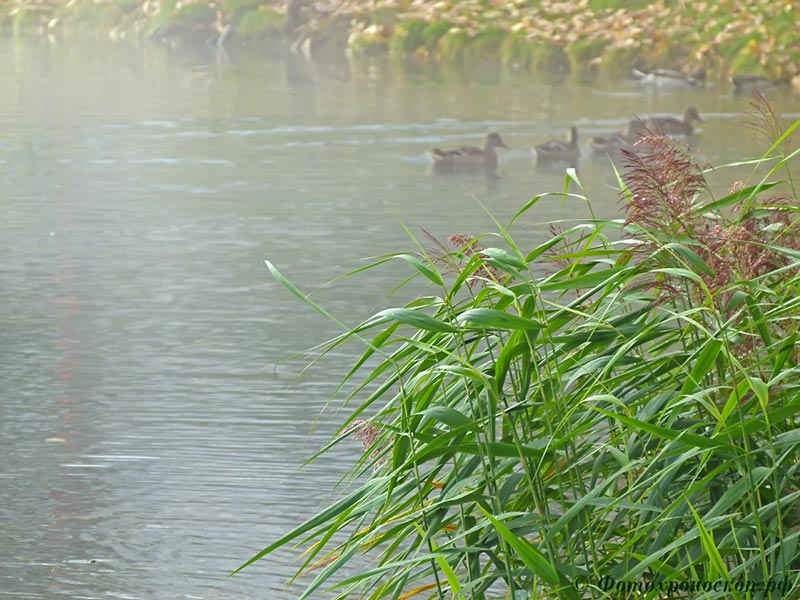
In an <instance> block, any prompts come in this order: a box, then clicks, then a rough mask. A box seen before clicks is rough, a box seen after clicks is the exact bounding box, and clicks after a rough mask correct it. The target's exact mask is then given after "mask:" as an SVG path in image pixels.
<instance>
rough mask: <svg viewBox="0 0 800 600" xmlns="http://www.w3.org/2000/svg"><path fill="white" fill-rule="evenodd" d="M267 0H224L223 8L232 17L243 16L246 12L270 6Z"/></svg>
mask: <svg viewBox="0 0 800 600" xmlns="http://www.w3.org/2000/svg"><path fill="white" fill-rule="evenodd" d="M268 4H269V3H268V2H267V1H266V0H223V1H222V10H223V11H224V12H225V14H226V15H228V16H231V17H241V16H242V15H244V14H245V13H248V12H251V11H254V10H259V9H260V8H262V7H266V6H268Z"/></svg>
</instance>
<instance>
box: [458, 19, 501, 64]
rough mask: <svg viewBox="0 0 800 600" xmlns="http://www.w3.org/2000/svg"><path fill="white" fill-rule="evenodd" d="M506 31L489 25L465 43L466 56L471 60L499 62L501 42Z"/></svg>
mask: <svg viewBox="0 0 800 600" xmlns="http://www.w3.org/2000/svg"><path fill="white" fill-rule="evenodd" d="M507 36H508V32H507V31H506V30H505V29H502V28H500V27H489V28H488V29H484V30H483V31H481V32H479V33H478V35H476V36H475V37H473V38H471V39H470V40H469V42H468V44H467V48H466V56H467V58H468V59H469V60H470V61H472V62H497V63H499V62H501V61H502V59H503V42H504V41H505V39H506V37H507Z"/></svg>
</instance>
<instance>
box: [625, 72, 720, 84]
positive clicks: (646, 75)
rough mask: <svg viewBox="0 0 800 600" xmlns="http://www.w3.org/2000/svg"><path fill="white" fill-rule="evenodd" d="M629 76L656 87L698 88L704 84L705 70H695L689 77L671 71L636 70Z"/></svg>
mask: <svg viewBox="0 0 800 600" xmlns="http://www.w3.org/2000/svg"><path fill="white" fill-rule="evenodd" d="M631 74H632V75H633V78H634V79H637V80H638V81H639V83H644V84H651V85H656V86H659V87H698V86H701V85H703V84H704V83H705V80H706V70H705V69H695V70H694V71H692V72H691V73H690V74H689V75H684V74H683V73H681V72H680V71H673V70H672V69H653V70H646V69H637V68H633V69H632V70H631Z"/></svg>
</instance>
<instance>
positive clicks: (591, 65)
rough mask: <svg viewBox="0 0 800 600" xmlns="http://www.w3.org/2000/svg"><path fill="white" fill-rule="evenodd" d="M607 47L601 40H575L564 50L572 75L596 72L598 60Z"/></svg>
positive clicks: (604, 41)
mask: <svg viewBox="0 0 800 600" xmlns="http://www.w3.org/2000/svg"><path fill="white" fill-rule="evenodd" d="M607 46H608V41H606V40H604V39H603V38H585V39H581V40H576V41H574V42H573V43H571V44H569V45H568V46H567V48H566V54H567V56H568V57H569V62H570V67H571V70H572V72H573V73H583V74H589V73H592V72H594V71H596V70H597V65H598V64H599V59H600V58H601V57H602V55H603V52H604V51H605V49H606V47H607Z"/></svg>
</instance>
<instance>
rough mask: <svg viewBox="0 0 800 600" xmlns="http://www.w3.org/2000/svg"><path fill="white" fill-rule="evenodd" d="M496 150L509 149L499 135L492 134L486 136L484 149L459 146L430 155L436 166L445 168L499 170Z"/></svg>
mask: <svg viewBox="0 0 800 600" xmlns="http://www.w3.org/2000/svg"><path fill="white" fill-rule="evenodd" d="M495 148H508V146H506V145H505V143H504V142H503V139H502V138H501V137H500V134H499V133H495V132H492V133H490V134H489V135H487V136H486V141H485V142H484V143H483V148H478V147H477V146H459V147H458V148H434V149H433V150H431V151H430V152H429V153H428V154H429V155H430V157H431V160H433V164H434V166H438V167H445V168H448V167H450V168H456V169H457V168H461V167H463V168H468V169H469V168H472V169H476V168H482V169H487V170H494V169H496V168H497V152H496V151H495Z"/></svg>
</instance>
